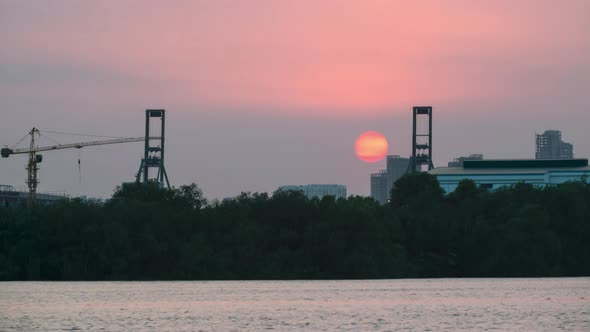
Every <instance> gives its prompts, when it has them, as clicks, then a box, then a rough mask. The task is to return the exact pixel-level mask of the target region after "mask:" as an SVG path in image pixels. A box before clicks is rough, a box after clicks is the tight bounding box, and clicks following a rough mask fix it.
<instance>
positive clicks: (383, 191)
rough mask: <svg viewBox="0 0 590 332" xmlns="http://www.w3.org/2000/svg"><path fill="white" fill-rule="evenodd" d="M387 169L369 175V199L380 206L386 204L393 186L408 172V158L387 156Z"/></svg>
mask: <svg viewBox="0 0 590 332" xmlns="http://www.w3.org/2000/svg"><path fill="white" fill-rule="evenodd" d="M386 160H387V169H386V170H381V171H379V173H374V174H371V197H373V199H375V200H376V201H378V202H379V203H381V204H385V203H387V199H388V198H389V194H390V193H391V189H392V188H393V184H394V183H395V181H397V180H398V179H399V178H400V177H402V175H404V174H406V172H407V171H408V164H409V163H410V158H401V157H400V156H398V155H393V156H387V159H386Z"/></svg>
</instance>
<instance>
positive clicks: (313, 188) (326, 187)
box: [278, 184, 346, 199]
mask: <svg viewBox="0 0 590 332" xmlns="http://www.w3.org/2000/svg"><path fill="white" fill-rule="evenodd" d="M278 191H301V192H303V194H304V195H305V196H306V197H307V198H310V199H311V198H314V197H317V198H320V199H321V198H322V197H324V196H334V197H336V199H338V198H346V186H344V185H341V184H308V185H304V186H280V187H279V189H278Z"/></svg>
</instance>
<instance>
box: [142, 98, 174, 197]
mask: <svg viewBox="0 0 590 332" xmlns="http://www.w3.org/2000/svg"><path fill="white" fill-rule="evenodd" d="M152 118H159V119H160V135H159V137H160V139H159V142H157V143H156V144H158V143H159V145H156V146H153V145H151V143H150V129H151V123H150V120H151V119H152ZM165 130H166V110H163V109H152V110H146V111H145V149H144V156H143V159H142V160H141V165H140V167H139V171H138V172H137V178H136V181H137V182H143V183H148V182H157V183H159V184H160V186H162V187H163V186H164V184H165V185H166V186H167V187H168V189H170V181H168V174H167V173H166V167H165V166H164V142H165ZM150 169H155V170H156V174H155V177H150V175H152V176H153V174H150Z"/></svg>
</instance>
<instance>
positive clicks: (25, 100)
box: [0, 0, 590, 195]
mask: <svg viewBox="0 0 590 332" xmlns="http://www.w3.org/2000/svg"><path fill="white" fill-rule="evenodd" d="M589 31H590V1H585V0H568V1H561V2H557V1H545V0H531V1H518V0H516V1H514V0H513V1H508V0H506V1H504V0H501V1H473V0H465V1H459V0H457V1H452V0H450V1H436V0H432V1H386V0H383V1H379V0H373V1H361V0H358V1H353V0H332V1H329V0H325V1H322V0H297V1H288V0H210V1H165V2H164V1H145V0H142V1H139V0H138V1H92V2H90V1H84V2H81V1H74V0H71V1H53V2H52V3H51V4H48V3H47V4H46V3H43V4H40V3H39V2H38V1H16V0H14V1H6V0H4V1H3V0H0V42H1V43H2V45H1V47H0V107H1V106H3V107H4V108H3V111H2V112H11V113H9V115H10V117H11V118H12V119H13V120H14V121H16V122H18V123H22V126H23V128H17V129H18V130H17V129H16V128H15V129H14V130H13V129H12V128H6V127H4V126H5V125H4V124H3V125H2V127H0V130H1V131H4V132H5V134H0V135H2V136H0V138H2V139H3V140H5V141H12V140H13V137H16V136H19V135H20V132H24V131H25V128H26V127H28V126H32V122H33V119H39V118H42V117H43V115H42V114H40V113H37V112H43V114H45V113H47V112H60V113H59V114H61V115H67V116H68V117H69V118H70V119H71V121H72V126H73V127H76V126H79V125H78V124H80V125H82V124H83V123H84V121H87V120H88V116H90V117H92V116H93V115H92V113H93V112H94V111H95V110H96V109H101V111H102V112H104V113H105V114H110V115H114V114H116V115H117V116H118V117H122V118H125V116H128V115H122V113H121V112H124V111H120V110H123V109H133V111H134V112H135V111H136V110H137V109H143V108H146V107H149V106H150V105H157V106H161V107H165V108H167V109H170V110H171V111H172V110H174V112H176V114H180V113H182V117H183V119H185V121H191V120H192V121H195V123H202V122H203V121H221V122H220V123H222V124H224V125H227V123H225V122H223V119H226V121H238V122H239V121H242V119H245V118H247V117H251V116H253V117H259V119H261V120H260V123H261V124H260V126H264V125H265V121H275V120H276V121H277V122H280V120H281V119H287V118H298V119H300V120H301V121H303V122H301V123H302V124H301V127H297V130H302V131H305V127H304V125H303V123H305V121H306V120H311V119H322V121H326V122H325V124H326V126H327V127H325V128H323V129H322V130H323V135H324V136H338V134H336V132H335V131H336V130H337V129H335V128H330V127H329V125H328V124H330V121H337V122H339V123H341V127H340V129H338V130H349V132H346V133H347V134H346V136H345V137H346V139H348V138H349V137H350V139H351V140H353V139H354V137H356V136H357V135H358V134H360V133H361V132H363V131H366V130H374V129H377V130H378V129H379V127H380V126H382V123H381V121H382V120H383V119H384V117H385V118H386V117H392V116H393V117H396V116H401V117H402V118H401V119H403V121H407V118H404V116H405V115H406V114H407V113H408V112H409V109H410V107H411V106H412V105H414V104H429V105H433V106H435V112H437V113H436V114H437V116H439V119H441V117H443V116H445V115H446V116H447V118H446V119H447V120H446V121H447V122H448V125H447V124H446V123H445V122H443V120H441V122H437V125H438V126H439V127H440V131H439V133H440V134H439V135H440V136H439V137H441V138H444V137H445V136H444V134H443V133H447V134H446V135H447V136H448V143H449V144H448V145H449V146H448V147H447V149H446V150H439V156H444V157H441V160H440V162H441V163H444V162H446V159H448V158H450V157H452V156H453V155H455V154H462V153H469V152H486V151H465V150H466V148H463V149H465V150H461V149H454V148H451V147H456V146H457V145H456V144H457V143H456V142H455V140H458V138H457V139H456V138H453V137H452V135H450V134H448V133H449V131H448V130H447V131H444V130H446V128H451V127H453V126H454V125H455V124H456V123H457V121H461V119H460V118H459V116H460V115H461V114H470V115H469V116H470V117H469V119H470V120H469V121H471V122H469V123H463V125H464V126H473V125H475V126H477V124H474V123H473V121H476V122H477V121H480V122H482V123H483V122H486V121H487V122H491V123H494V122H497V123H502V120H503V119H506V117H511V116H514V119H513V121H522V122H528V124H529V125H530V126H529V127H527V130H529V133H527V135H528V134H530V133H532V132H534V131H535V130H537V131H541V130H543V129H547V128H548V127H552V126H553V125H555V126H558V127H559V128H557V129H563V130H564V131H565V130H568V129H569V130H570V134H571V135H572V136H573V137H574V138H575V139H577V140H578V141H587V140H585V139H586V138H587V136H583V135H584V134H583V133H582V131H583V129H582V128H581V127H579V126H578V124H576V123H579V122H581V121H585V123H588V120H589V118H588V116H587V115H585V114H586V113H588V108H587V106H586V97H587V93H588V91H589V87H590V79H589V78H588V77H589V76H590V33H589ZM556 108H559V109H556ZM37 109H43V111H40V110H39V111H35V110H37ZM552 112H553V113H552ZM205 114H207V115H205ZM439 114H440V115H439ZM531 115H538V116H539V119H540V120H538V122H536V123H535V122H534V121H531V120H530V119H528V118H527V116H531ZM564 115H566V116H568V117H570V122H567V121H566V122H564V121H561V122H560V121H557V122H555V123H554V122H552V120H551V119H553V118H555V117H563V116H564ZM269 116H270V117H272V118H269ZM359 118H360V119H362V121H361V122H359V120H358V119H359ZM347 119H350V120H347ZM387 119H388V120H391V118H387ZM396 119H397V118H396ZM346 121H351V122H346ZM509 122H510V121H508V120H507V122H504V123H505V124H507V125H508V126H509V127H510V128H511V125H510V124H509ZM4 123H5V122H4ZM323 123H324V122H323ZM355 123H357V124H359V123H362V125H358V126H357V127H355V126H354V124H355ZM29 124H31V125H29ZM49 124H51V122H50V123H49ZM41 125H42V124H39V126H41ZM284 126H285V127H284V128H283V129H284V131H285V132H288V131H289V130H295V129H294V128H295V127H293V126H294V124H293V126H290V125H289V124H288V123H287V124H285V125H284ZM407 126H408V125H407V124H406V123H404V124H403V128H405V127H407ZM445 126H446V127H445ZM11 127H12V126H11ZM336 127H337V126H336ZM220 128H224V127H223V126H222V127H220ZM260 128H262V127H256V126H253V128H252V130H254V131H256V130H260ZM342 128H348V129H342ZM9 129H10V130H9ZM111 129H113V130H115V129H117V128H116V127H114V128H111ZM516 129H517V128H514V135H516ZM97 130H98V131H102V130H103V129H100V128H97ZM220 130H222V129H220ZM387 130H388V128H387V127H383V129H382V131H387ZM72 131H75V130H72ZM459 131H460V130H459ZM578 131H579V132H578ZM139 134H141V132H139ZM246 134H247V133H246ZM384 134H385V135H386V136H388V139H389V140H391V141H394V142H399V141H402V140H408V141H409V138H407V137H405V136H401V134H399V133H391V134H387V132H385V133H384ZM404 134H405V132H404ZM481 134H482V135H483V137H485V135H488V136H491V135H492V133H489V134H486V132H485V130H484V131H481ZM232 135H237V134H236V133H232V132H224V133H223V134H222V136H223V137H225V138H226V139H228V140H232V139H233V136H232ZM240 135H245V133H240ZM318 135H322V134H321V133H320V131H318ZM20 136H22V135H20ZM567 136H568V135H567V134H565V133H564V137H567ZM228 137H229V138H228ZM286 137H287V136H286ZM509 137H510V135H509ZM512 138H513V139H515V140H517V139H520V137H517V136H512ZM186 139H188V138H186V137H184V138H180V140H186ZM216 139H217V138H216ZM252 139H253V140H256V139H254V138H252ZM443 142H444V140H443ZM478 142H479V146H481V150H486V149H492V145H491V144H490V143H489V142H490V141H489V139H484V138H481V140H480V141H478ZM406 143H407V142H405V141H404V142H403V143H401V142H400V144H397V146H400V145H401V146H404V148H403V149H400V148H398V149H397V150H396V149H394V150H393V151H392V152H394V153H401V154H407V153H409V151H407V149H406V148H405V146H406V145H408V144H406ZM573 143H574V144H575V143H578V144H577V145H578V147H579V148H578V151H580V152H582V153H588V152H590V146H588V145H583V144H585V143H582V142H573ZM0 144H4V143H3V142H0ZM258 144H262V143H258ZM264 144H267V143H264ZM269 144H270V143H269ZM293 144H294V143H293ZM325 144H326V145H327V146H326V148H327V149H331V150H334V147H335V146H336V145H337V144H346V149H348V150H350V152H351V153H352V143H351V142H348V141H347V142H344V143H343V142H337V141H326V142H325ZM451 145H452V146H451ZM575 145H576V144H575ZM393 146H394V147H395V146H396V144H395V143H394V144H393ZM439 146H441V145H439ZM444 146H445V145H442V146H441V147H440V149H443V147H444ZM242 148H243V147H242ZM294 148H295V146H294ZM459 148H461V147H460V146H459ZM529 148H530V147H529V144H528V143H527V145H523V146H519V147H515V148H514V150H511V151H509V152H508V154H512V155H516V154H517V153H518V151H521V152H522V154H525V152H526V156H528V154H529V152H528V150H526V149H529ZM346 149H344V150H346ZM475 149H479V148H477V147H476V148H474V150H475ZM264 150H273V147H272V145H268V146H267V147H266V145H265V148H264ZM336 150H337V149H336ZM344 150H343V151H344ZM525 150H526V151H525ZM230 152H231V151H230ZM235 153H237V152H234V156H235ZM317 153H318V154H317V155H313V154H312V155H310V156H309V158H311V159H313V160H314V161H317V162H320V163H326V164H327V165H337V163H342V162H348V161H347V160H348V159H345V158H344V157H338V156H332V158H333V160H324V159H322V158H327V157H323V155H324V154H321V151H318V152H317ZM488 154H489V153H488ZM492 154H493V153H492ZM299 157H300V158H306V157H307V156H303V155H302V156H299ZM256 158H257V159H260V160H261V162H260V165H262V164H264V165H266V164H268V162H269V161H268V160H266V159H264V157H262V156H260V157H256ZM346 158H348V156H347V157H346ZM227 160H230V159H229V158H228V159H227ZM227 160H226V159H223V158H222V160H221V161H220V162H227ZM257 165H258V164H255V163H254V164H252V168H253V169H255V168H257V167H259V166H257ZM273 165H274V164H273ZM322 165H323V164H322ZM273 167H285V165H282V164H280V163H277V164H276V165H274V166H273ZM331 167H332V166H330V167H327V166H326V168H327V169H329V168H331ZM359 167H360V166H359ZM362 167H365V166H362ZM320 168H321V167H320ZM250 171H251V172H256V170H250ZM313 171H314V170H307V171H301V172H302V173H301V175H300V176H299V177H295V178H293V181H306V179H307V178H306V174H307V175H308V174H310V173H306V172H313ZM371 171H375V169H367V168H362V172H367V173H370V172H371ZM178 172H181V171H178ZM231 172H232V174H234V173H235V174H236V175H232V176H235V177H236V182H239V181H241V180H244V179H246V178H247V177H248V175H246V173H244V174H242V173H240V172H239V171H238V170H233V169H232V170H231ZM295 172H297V171H295ZM355 172H357V173H355ZM187 174H188V172H187ZM17 175H19V178H20V177H22V175H21V174H17ZM281 176H282V175H281V174H277V178H276V179H272V180H269V181H267V182H266V183H264V184H261V188H263V189H266V190H273V188H272V187H273V186H275V185H280V184H284V183H279V181H281V180H280V178H281ZM339 176H340V177H341V178H342V179H343V180H342V181H340V182H343V183H344V184H348V185H349V187H350V188H352V189H353V190H352V192H353V193H354V192H358V193H363V194H366V193H367V192H366V190H367V186H368V180H367V178H368V174H364V173H361V168H354V167H352V168H350V169H348V170H345V171H343V172H342V173H341V174H339ZM187 177H188V175H187V176H184V175H183V176H181V177H180V179H179V182H180V183H183V182H187V181H189V180H190V179H188V178H187ZM199 177H201V178H202V177H205V176H204V175H202V174H201V175H199ZM351 178H359V179H360V180H354V181H353V182H348V183H347V182H346V181H352V180H350V179H351ZM260 179H261V180H260V181H263V182H264V181H266V180H264V178H263V177H260ZM318 179H321V177H319V178H318ZM12 180H13V179H12V177H11V178H9V179H5V180H3V179H2V178H0V182H2V181H4V182H11V181H12ZM312 180H317V179H316V178H314V177H310V179H309V180H308V182H311V181H312ZM333 180H334V181H338V180H339V178H334V179H333ZM14 181H16V180H14ZM212 182H213V181H212ZM246 182H247V181H246ZM207 185H208V186H210V187H211V188H213V187H215V185H213V184H207ZM246 189H248V188H246ZM255 190H257V189H255ZM211 191H212V192H213V193H214V194H215V195H226V194H230V191H231V190H230V187H229V186H228V187H223V186H221V187H219V188H217V187H215V189H211Z"/></svg>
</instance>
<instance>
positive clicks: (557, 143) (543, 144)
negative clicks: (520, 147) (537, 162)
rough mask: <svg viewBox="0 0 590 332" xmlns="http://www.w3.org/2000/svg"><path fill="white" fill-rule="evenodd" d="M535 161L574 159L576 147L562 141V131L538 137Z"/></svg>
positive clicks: (548, 132)
mask: <svg viewBox="0 0 590 332" xmlns="http://www.w3.org/2000/svg"><path fill="white" fill-rule="evenodd" d="M535 159H550V160H551V159H574V146H573V145H572V144H570V143H566V142H564V141H562V140H561V131H559V130H547V131H545V132H544V133H543V134H540V135H539V134H537V135H536V150H535Z"/></svg>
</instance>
